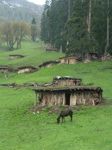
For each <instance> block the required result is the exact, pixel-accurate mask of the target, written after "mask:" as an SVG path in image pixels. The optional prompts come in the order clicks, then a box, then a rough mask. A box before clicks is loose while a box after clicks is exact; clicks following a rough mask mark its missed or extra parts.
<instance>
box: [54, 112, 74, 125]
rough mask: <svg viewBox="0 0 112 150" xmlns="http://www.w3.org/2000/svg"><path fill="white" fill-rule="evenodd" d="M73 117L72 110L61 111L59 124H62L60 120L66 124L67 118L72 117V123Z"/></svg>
mask: <svg viewBox="0 0 112 150" xmlns="http://www.w3.org/2000/svg"><path fill="white" fill-rule="evenodd" d="M72 115H73V111H72V110H64V111H61V113H60V115H59V116H58V118H57V123H60V118H62V122H65V117H66V116H70V117H71V120H70V121H72Z"/></svg>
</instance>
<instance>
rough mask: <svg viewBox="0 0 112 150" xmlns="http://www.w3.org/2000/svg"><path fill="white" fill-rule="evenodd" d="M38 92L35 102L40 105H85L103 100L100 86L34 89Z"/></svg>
mask: <svg viewBox="0 0 112 150" xmlns="http://www.w3.org/2000/svg"><path fill="white" fill-rule="evenodd" d="M33 90H34V91H35V93H36V99H35V102H34V104H35V105H36V103H37V93H38V104H40V105H70V106H74V105H85V106H95V105H97V104H99V103H100V102H101V101H102V89H101V88H100V87H83V86H74V87H69V88H67V87H63V88H61V87H58V88H51V87H49V88H38V89H33Z"/></svg>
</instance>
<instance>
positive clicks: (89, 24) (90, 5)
mask: <svg viewBox="0 0 112 150" xmlns="http://www.w3.org/2000/svg"><path fill="white" fill-rule="evenodd" d="M91 7H92V0H89V14H88V20H87V24H88V33H89V34H90V32H91Z"/></svg>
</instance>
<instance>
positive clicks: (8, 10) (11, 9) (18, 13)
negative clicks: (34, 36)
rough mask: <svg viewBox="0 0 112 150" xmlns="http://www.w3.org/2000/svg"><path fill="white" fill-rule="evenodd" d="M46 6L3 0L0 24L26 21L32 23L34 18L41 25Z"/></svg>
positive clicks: (22, 1)
mask: <svg viewBox="0 0 112 150" xmlns="http://www.w3.org/2000/svg"><path fill="white" fill-rule="evenodd" d="M43 9H44V6H41V5H36V4H34V3H31V2H28V1H27V0H1V1H0V22H6V21H25V22H30V23H31V21H32V18H35V19H36V22H37V24H40V20H41V15H42V12H43Z"/></svg>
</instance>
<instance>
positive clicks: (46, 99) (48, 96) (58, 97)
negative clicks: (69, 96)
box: [40, 92, 65, 105]
mask: <svg viewBox="0 0 112 150" xmlns="http://www.w3.org/2000/svg"><path fill="white" fill-rule="evenodd" d="M41 97H42V99H41V100H40V103H41V104H42V105H65V93H61V92H60V93H55V92H53V93H52V92H45V93H42V94H41Z"/></svg>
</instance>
